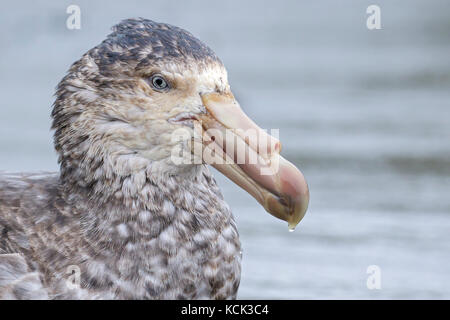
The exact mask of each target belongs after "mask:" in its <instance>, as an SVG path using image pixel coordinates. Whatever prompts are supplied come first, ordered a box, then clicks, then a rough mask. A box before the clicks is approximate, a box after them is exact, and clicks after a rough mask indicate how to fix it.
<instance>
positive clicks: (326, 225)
mask: <svg viewBox="0 0 450 320" xmlns="http://www.w3.org/2000/svg"><path fill="white" fill-rule="evenodd" d="M70 4H76V5H78V6H80V8H81V29H80V30H68V29H67V28H66V20H67V18H68V16H69V15H68V14H67V13H66V9H67V7H68V6H69V5H70ZM371 4H376V5H379V6H380V8H381V27H382V29H381V30H368V29H367V27H366V19H367V18H368V16H369V15H368V14H367V13H366V9H367V7H368V6H369V5H371ZM449 9H450V8H449V2H448V1H446V0H442V1H434V0H433V1H415V0H414V1H413V0H408V1H406V0H405V1H387V0H386V1H381V0H371V1H370V2H369V1H365V0H363V1H361V0H358V1H357V0H354V1H349V0H346V1H333V0H327V1H294V0H293V1H256V0H253V1H236V0H235V1H220V2H218V1H217V2H216V1H211V0H209V1H207V0H204V1H167V0H164V1H149V0H147V1H95V2H94V1H78V0H74V1H50V0H46V1H36V2H29V1H14V2H13V1H10V2H8V3H6V2H5V3H3V5H2V10H1V11H0V39H1V44H2V45H1V49H0V71H1V72H0V93H1V99H0V170H7V171H34V170H55V171H56V170H58V166H57V162H56V155H55V152H54V150H53V145H52V132H51V131H50V130H49V128H50V112H51V104H52V102H53V97H52V95H53V92H54V87H55V86H56V84H57V83H58V81H59V80H60V79H61V78H62V77H63V75H64V73H65V71H66V70H67V69H68V68H69V66H70V64H71V63H72V62H74V61H75V60H77V59H79V58H80V57H81V55H82V54H83V53H84V52H86V51H87V50H88V49H90V48H91V47H93V46H95V45H96V44H98V43H99V42H101V41H102V40H103V39H104V38H105V36H106V35H107V34H108V33H109V31H110V27H111V26H112V25H114V24H116V23H117V22H119V21H120V20H121V19H124V18H129V17H145V18H149V19H153V20H155V21H160V22H167V23H170V24H174V25H177V26H180V27H183V28H185V29H187V30H189V31H190V32H192V33H193V34H194V35H196V36H198V37H199V38H200V39H202V40H203V41H204V42H206V43H207V44H208V45H209V46H210V47H211V48H213V50H215V51H216V53H217V54H218V55H219V56H220V57H221V58H222V60H223V62H224V63H225V65H226V66H227V69H228V73H229V80H230V84H231V86H232V89H233V91H234V92H235V94H236V96H237V98H238V99H239V101H240V102H241V105H242V106H243V108H244V109H245V111H246V112H247V113H248V114H249V115H250V117H251V118H253V119H254V120H255V121H256V122H257V123H258V124H259V125H260V126H261V127H263V128H267V129H270V128H279V129H280V138H281V140H282V141H283V143H284V146H283V154H284V155H285V157H286V158H288V159H291V161H293V162H294V163H295V164H297V165H298V166H299V167H300V168H301V169H302V171H303V172H304V174H305V176H306V177H307V179H308V182H309V185H310V191H311V203H310V209H309V212H308V213H307V215H306V217H305V218H304V220H303V221H302V222H301V224H300V225H299V226H298V227H297V230H296V231H295V232H293V233H289V232H288V228H287V226H286V225H285V223H283V222H282V221H278V220H276V219H275V218H273V217H272V216H270V215H268V214H266V213H265V212H264V210H263V209H262V208H261V206H260V205H259V204H257V203H256V201H255V200H254V199H253V198H251V197H250V196H249V195H247V194H246V193H245V192H243V191H242V190H240V189H239V188H238V187H236V186H235V185H233V184H232V183H231V182H229V181H228V180H226V179H225V178H223V177H221V176H220V174H219V173H217V174H216V175H217V177H218V180H219V183H220V185H221V187H222V189H223V191H224V194H225V198H226V199H227V200H228V202H229V204H230V206H231V207H232V208H233V211H234V213H235V216H236V218H237V221H238V226H239V230H240V234H241V240H242V244H243V248H244V250H243V273H242V281H241V287H240V291H239V298H242V299H244V298H250V299H251V298H269V299H270V298H275V299H282V298H286V299H303V298H307V299H317V298H322V299H339V298H340V299H348V298H356V299H381V298H383V299H400V298H401V299H419V298H424V299H428V298H438V299H440V298H446V299H449V298H450V58H449V57H450V10H449ZM371 265H376V266H378V267H379V270H380V271H381V278H380V279H381V289H379V290H377V289H374V290H369V289H368V287H367V279H368V277H370V276H371V275H370V274H368V273H367V270H368V267H369V266H371ZM369 282H370V281H369Z"/></svg>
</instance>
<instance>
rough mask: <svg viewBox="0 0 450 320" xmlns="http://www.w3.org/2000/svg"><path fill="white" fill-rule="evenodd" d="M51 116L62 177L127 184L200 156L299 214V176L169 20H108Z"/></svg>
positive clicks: (289, 217)
mask: <svg viewBox="0 0 450 320" xmlns="http://www.w3.org/2000/svg"><path fill="white" fill-rule="evenodd" d="M52 116H53V128H54V129H55V136H54V140H55V147H56V150H57V151H58V153H59V162H60V164H61V177H62V179H63V180H65V179H66V180H70V181H71V183H76V184H78V185H80V186H83V187H86V188H87V187H92V188H97V189H98V190H97V192H102V190H101V186H95V182H96V181H97V180H98V179H99V177H102V179H103V182H102V184H104V183H105V182H104V180H105V179H106V180H108V179H109V180H110V183H111V184H114V183H123V181H125V180H126V177H132V179H131V180H130V179H128V180H129V184H130V186H129V188H133V184H143V183H144V182H145V180H146V179H147V178H148V177H149V176H150V177H157V178H159V179H161V180H163V179H164V177H167V176H183V175H184V176H186V178H189V176H190V175H192V174H195V173H196V172H198V168H199V167H200V166H202V165H204V164H205V163H206V164H210V165H212V166H213V167H215V168H216V169H218V170H219V171H220V172H222V173H223V174H224V175H225V176H227V177H228V178H230V179H231V180H232V181H233V182H235V183H236V184H238V185H239V186H240V187H242V188H243V189H245V190H246V191H247V192H249V193H250V194H251V195H252V196H253V197H254V198H255V199H256V200H257V201H258V202H259V203H260V204H261V205H262V206H264V208H265V209H266V210H267V211H268V212H269V213H271V214H272V215H274V216H275V217H277V218H280V219H283V220H285V221H287V222H288V223H289V226H290V227H291V228H293V227H295V226H296V225H297V224H298V222H299V221H300V220H301V219H302V218H303V216H304V214H305V212H306V209H307V206H308V201H309V191H308V186H307V184H306V181H305V179H304V177H303V174H302V173H301V172H300V171H299V170H298V169H297V168H296V167H295V166H294V165H292V164H291V163H290V162H288V161H287V160H285V159H284V158H283V157H281V156H280V150H281V143H280V142H279V141H278V139H276V138H275V137H273V136H271V135H269V134H268V133H267V132H266V131H264V130H262V129H261V128H259V127H258V126H257V125H256V124H255V123H254V122H253V121H252V120H251V119H249V118H248V117H247V116H246V115H245V113H244V112H243V110H242V109H241V107H240V106H239V104H238V102H237V101H236V99H235V98H234V96H233V94H232V92H231V89H230V86H229V84H228V79H227V72H226V69H225V67H224V66H223V64H222V62H221V61H220V60H219V58H218V57H217V56H216V55H215V54H214V52H213V51H212V50H211V49H210V48H208V47H207V46H206V45H205V44H203V43H202V42H201V41H200V40H198V39H196V38H195V37H194V36H193V35H191V34H190V33H189V32H187V31H185V30H183V29H180V28H178V27H174V26H171V25H168V24H163V23H155V22H153V21H150V20H146V19H128V20H125V21H123V22H121V23H120V24H118V25H116V26H115V27H113V32H112V33H111V34H110V35H109V36H108V37H107V38H106V40H104V41H103V42H102V43H101V44H99V45H98V46H96V47H94V48H93V49H91V50H89V51H88V52H87V53H86V54H85V55H83V57H82V58H81V59H80V60H78V61H77V62H75V63H74V64H73V65H72V67H71V68H70V70H69V72H68V74H67V75H66V76H65V77H64V78H63V80H62V81H61V82H60V84H59V85H58V87H57V93H56V101H55V104H54V109H53V113H52ZM141 172H145V175H144V176H142V175H140V173H141ZM69 178H70V179H69ZM94 191H95V190H94Z"/></svg>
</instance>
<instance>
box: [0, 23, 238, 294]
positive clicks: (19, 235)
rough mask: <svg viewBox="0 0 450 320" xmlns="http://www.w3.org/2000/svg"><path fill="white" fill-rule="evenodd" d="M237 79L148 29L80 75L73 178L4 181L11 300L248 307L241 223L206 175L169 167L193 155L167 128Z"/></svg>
mask: <svg viewBox="0 0 450 320" xmlns="http://www.w3.org/2000/svg"><path fill="white" fill-rule="evenodd" d="M154 73H159V74H162V75H163V76H165V77H166V78H167V79H170V84H171V86H172V89H173V90H171V91H170V92H165V93H162V92H157V91H155V90H152V89H151V86H150V85H149V83H148V79H149V77H150V76H151V75H152V74H154ZM226 78H227V75H226V71H225V69H224V67H223V65H222V63H221V62H220V60H219V59H218V58H217V57H216V56H215V55H214V53H213V52H212V51H211V49H209V48H208V47H206V46H205V45H204V44H202V43H201V42H200V41H199V40H197V39H196V38H194V37H193V36H192V35H191V34H189V33H188V32H186V31H184V30H182V29H180V28H177V27H173V26H170V25H166V24H159V23H155V22H152V21H149V20H145V19H129V20H125V21H123V22H122V23H120V24H118V25H117V26H115V27H114V28H113V33H112V34H111V35H109V36H108V38H107V39H106V40H105V41H104V42H102V43H101V44H100V45H98V46H97V47H95V48H93V49H91V50H90V51H88V52H87V53H86V54H85V55H83V57H82V58H81V59H80V60H79V61H77V62H75V63H74V64H73V65H72V67H71V68H70V70H69V72H68V74H67V75H66V76H65V77H64V79H63V80H62V81H61V82H60V84H59V85H58V88H57V93H56V101H55V104H54V109H53V113H52V116H53V119H54V121H53V129H55V136H54V138H55V139H54V140H55V147H56V150H57V152H58V154H59V163H60V166H61V170H60V173H58V174H53V173H40V174H7V173H1V174H0V235H1V238H0V298H8V299H115V298H118V299H199V298H208V299H210V298H212V299H225V298H235V297H236V293H237V289H238V286H239V279H240V260H241V255H240V243H239V239H238V232H237V229H236V225H235V222H234V219H233V216H232V214H231V211H230V209H229V207H228V206H227V204H226V203H225V202H224V199H223V197H222V195H221V193H220V190H219V189H218V187H217V185H216V182H215V180H214V178H213V177H212V176H211V174H210V172H209V170H208V168H207V167H206V166H205V165H203V164H200V165H197V164H195V165H194V164H186V165H181V166H180V165H174V164H173V163H172V162H171V161H170V155H171V150H172V149H173V147H174V146H177V145H179V146H180V147H181V148H186V143H185V142H186V141H181V142H180V141H173V140H172V139H171V134H172V133H173V131H174V130H176V129H177V128H179V126H180V125H179V124H177V123H171V122H170V121H168V120H170V119H171V118H173V117H175V116H176V115H178V114H180V113H183V112H187V113H192V112H196V113H201V112H204V108H203V106H202V101H201V98H200V97H199V95H198V92H202V91H206V92H208V91H214V92H228V91H229V86H228V83H227V79H226ZM73 270H79V271H80V282H79V286H78V285H77V284H78V283H77V281H76V279H77V278H76V277H75V278H74V277H73V276H74V274H73V273H72V271H73ZM75 273H76V272H75ZM74 279H75V280H74ZM68 280H69V282H68ZM71 284H72V285H71Z"/></svg>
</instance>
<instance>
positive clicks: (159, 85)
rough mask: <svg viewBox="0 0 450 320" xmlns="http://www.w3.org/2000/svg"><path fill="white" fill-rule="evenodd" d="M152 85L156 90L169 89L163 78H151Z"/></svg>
mask: <svg viewBox="0 0 450 320" xmlns="http://www.w3.org/2000/svg"><path fill="white" fill-rule="evenodd" d="M150 83H151V84H152V87H153V88H155V89H156V90H165V89H167V88H169V84H168V83H167V81H166V80H164V78H163V77H161V76H153V77H151V78H150Z"/></svg>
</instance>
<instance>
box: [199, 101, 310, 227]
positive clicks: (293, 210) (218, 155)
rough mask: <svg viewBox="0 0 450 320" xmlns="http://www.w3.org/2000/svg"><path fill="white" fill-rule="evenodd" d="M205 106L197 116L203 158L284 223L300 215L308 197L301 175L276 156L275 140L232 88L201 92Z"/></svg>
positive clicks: (278, 148) (291, 223) (292, 223)
mask: <svg viewBox="0 0 450 320" xmlns="http://www.w3.org/2000/svg"><path fill="white" fill-rule="evenodd" d="M202 101H203V105H204V107H205V108H206V110H207V113H206V114H205V115H202V116H199V119H198V120H199V121H200V122H201V130H202V137H203V139H202V144H203V148H204V151H203V155H209V156H206V157H204V161H205V162H206V163H209V164H211V165H212V166H213V167H214V168H216V169H217V170H219V171H220V172H221V173H223V174H224V175H225V176H226V177H228V178H229V179H230V180H232V181H233V182H234V183H236V184H237V185H239V186H240V187H241V188H243V189H244V190H246V191H247V192H248V193H250V194H251V195H252V196H253V197H254V198H255V199H256V200H257V201H258V202H259V203H260V204H261V205H262V206H263V207H264V208H265V209H266V210H267V212H269V213H270V214H272V215H273V216H275V217H277V218H279V219H282V220H285V221H287V222H288V226H289V229H290V230H293V229H294V228H295V226H296V225H297V224H298V223H299V222H300V220H302V218H303V217H304V215H305V213H306V210H307V208H308V202H309V189H308V185H307V183H306V180H305V178H304V176H303V174H302V173H301V172H300V170H298V169H297V168H296V167H295V166H294V165H293V164H292V163H290V162H289V161H287V160H285V159H284V158H283V157H282V156H280V154H279V152H280V151H281V143H280V142H279V141H278V139H276V138H274V137H273V136H271V135H269V134H268V133H266V131H264V130H262V129H261V128H260V127H258V126H257V125H256V124H255V123H254V122H253V121H252V120H251V119H250V118H249V117H248V116H247V115H246V114H245V113H244V112H243V111H242V109H241V108H240V106H239V104H238V103H237V101H236V100H235V99H234V97H233V95H232V94H231V93H229V94H219V93H207V94H203V95H202Z"/></svg>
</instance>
